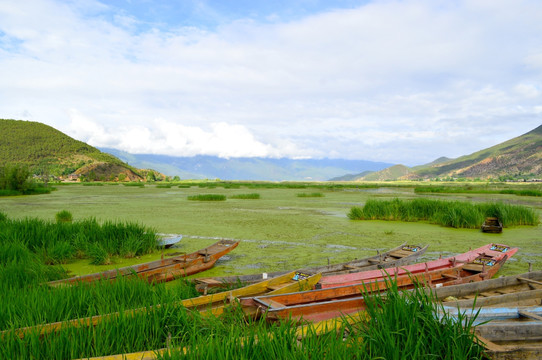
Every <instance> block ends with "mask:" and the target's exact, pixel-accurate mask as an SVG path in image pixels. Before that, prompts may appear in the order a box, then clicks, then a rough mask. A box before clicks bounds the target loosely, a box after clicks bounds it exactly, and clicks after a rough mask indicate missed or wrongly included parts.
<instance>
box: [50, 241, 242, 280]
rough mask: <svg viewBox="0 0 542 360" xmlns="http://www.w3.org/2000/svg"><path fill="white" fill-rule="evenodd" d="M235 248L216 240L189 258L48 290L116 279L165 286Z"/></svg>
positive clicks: (96, 276) (109, 273)
mask: <svg viewBox="0 0 542 360" xmlns="http://www.w3.org/2000/svg"><path fill="white" fill-rule="evenodd" d="M237 245H239V241H233V240H220V241H218V242H216V243H214V244H213V245H211V246H208V247H206V248H204V249H201V250H198V251H196V252H193V253H191V254H183V255H180V256H175V257H171V258H162V259H160V260H155V261H151V262H147V263H144V264H138V265H133V266H127V267H123V268H119V269H113V270H107V271H102V272H99V273H94V274H88V275H82V276H74V277H71V278H68V279H61V280H55V281H50V282H48V283H47V284H48V285H50V286H60V285H66V284H70V283H75V282H92V281H98V280H102V279H105V280H115V279H116V278H117V277H118V276H139V277H140V278H144V279H147V280H148V281H149V282H166V281H171V280H174V279H176V278H179V277H182V276H188V275H192V274H197V273H199V272H201V271H204V270H207V269H210V268H212V267H213V266H214V264H215V263H216V261H217V260H218V259H219V258H221V257H222V256H224V255H226V254H227V253H229V252H230V251H232V250H233V249H235V248H236V247H237Z"/></svg>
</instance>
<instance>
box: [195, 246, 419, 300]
mask: <svg viewBox="0 0 542 360" xmlns="http://www.w3.org/2000/svg"><path fill="white" fill-rule="evenodd" d="M426 250H427V246H425V247H421V246H417V245H407V244H406V243H404V244H402V245H400V246H397V247H396V248H393V249H391V250H388V251H386V252H383V253H380V252H379V251H377V255H375V256H371V257H367V258H363V259H356V260H352V261H348V262H344V263H340V264H331V265H329V264H328V265H324V266H316V267H309V268H304V269H299V270H296V271H298V272H301V273H303V274H318V273H321V274H322V275H323V276H329V275H336V274H348V273H352V272H359V271H362V270H364V271H367V270H376V269H383V268H387V267H393V266H402V265H406V264H410V263H413V262H415V261H416V260H417V259H418V258H419V257H420V256H422V255H423V254H424V253H425V251H426ZM288 272H289V271H276V272H271V273H263V274H262V273H260V274H251V275H237V276H222V277H208V278H198V279H194V280H193V281H194V282H195V283H196V289H197V290H198V291H199V292H202V293H206V291H207V290H208V289H210V288H214V287H220V286H226V285H231V284H237V283H240V284H253V283H257V282H259V281H262V280H265V279H267V278H273V277H277V276H280V275H283V274H286V273H288Z"/></svg>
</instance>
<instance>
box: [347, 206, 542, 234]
mask: <svg viewBox="0 0 542 360" xmlns="http://www.w3.org/2000/svg"><path fill="white" fill-rule="evenodd" d="M348 217H349V218H350V219H351V220H392V221H428V222H431V223H435V224H439V225H442V226H449V227H454V228H471V229H475V228H479V227H480V226H482V223H483V222H484V219H485V218H486V217H498V218H499V219H500V220H501V221H502V223H503V226H517V225H537V224H538V222H539V218H538V215H537V214H536V212H535V211H534V210H533V209H532V208H528V207H525V206H521V205H510V204H505V203H500V202H497V203H479V204H473V203H470V202H461V201H442V200H430V199H414V200H407V201H404V200H400V199H393V200H373V199H369V200H367V202H366V203H365V206H363V208H360V207H353V208H351V209H350V212H349V214H348Z"/></svg>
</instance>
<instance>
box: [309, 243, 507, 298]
mask: <svg viewBox="0 0 542 360" xmlns="http://www.w3.org/2000/svg"><path fill="white" fill-rule="evenodd" d="M517 251H518V249H517V248H511V247H509V246H506V245H502V244H488V245H485V246H482V247H481V248H478V249H475V250H470V251H468V252H466V253H463V254H459V255H456V256H453V257H450V258H445V259H438V260H433V261H428V262H425V263H417V264H412V265H405V266H402V267H400V268H399V267H394V268H387V269H385V270H386V271H382V270H371V271H362V272H356V273H350V274H342V275H331V276H324V277H322V279H320V282H319V283H318V285H317V287H318V288H321V289H326V288H331V287H337V286H344V285H354V284H360V283H364V282H368V281H373V280H376V279H383V278H385V277H387V276H388V275H391V276H401V275H406V274H408V273H410V274H418V273H421V272H427V271H435V270H443V269H450V268H456V267H459V266H461V265H464V264H465V263H468V262H471V261H473V260H475V259H476V258H478V257H480V256H482V255H487V256H489V257H491V258H494V257H499V256H501V257H504V255H508V258H510V257H511V256H512V255H514V254H515V253H516V252H517Z"/></svg>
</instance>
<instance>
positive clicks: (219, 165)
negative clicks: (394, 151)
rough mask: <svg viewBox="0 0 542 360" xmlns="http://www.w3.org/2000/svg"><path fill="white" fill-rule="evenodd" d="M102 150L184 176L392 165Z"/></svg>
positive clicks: (279, 177) (291, 176) (298, 174)
mask: <svg viewBox="0 0 542 360" xmlns="http://www.w3.org/2000/svg"><path fill="white" fill-rule="evenodd" d="M101 150H102V151H104V152H108V153H110V154H112V155H115V156H116V157H118V158H119V159H122V160H124V161H126V162H127V163H129V164H130V165H132V166H135V167H138V168H153V169H156V170H158V171H160V172H162V173H164V174H166V175H170V176H174V175H178V176H179V177H181V179H215V178H218V179H221V180H264V181H283V180H290V181H303V180H313V181H326V180H329V179H331V178H334V177H337V176H341V175H343V174H346V173H357V172H362V171H378V170H381V169H384V168H386V167H389V166H390V165H392V164H389V163H384V162H372V161H364V160H344V159H297V160H296V159H286V158H282V159H270V158H230V159H224V158H219V157H215V156H204V155H198V156H192V157H175V156H167V155H150V154H130V153H126V152H123V151H120V150H116V149H111V148H101Z"/></svg>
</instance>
